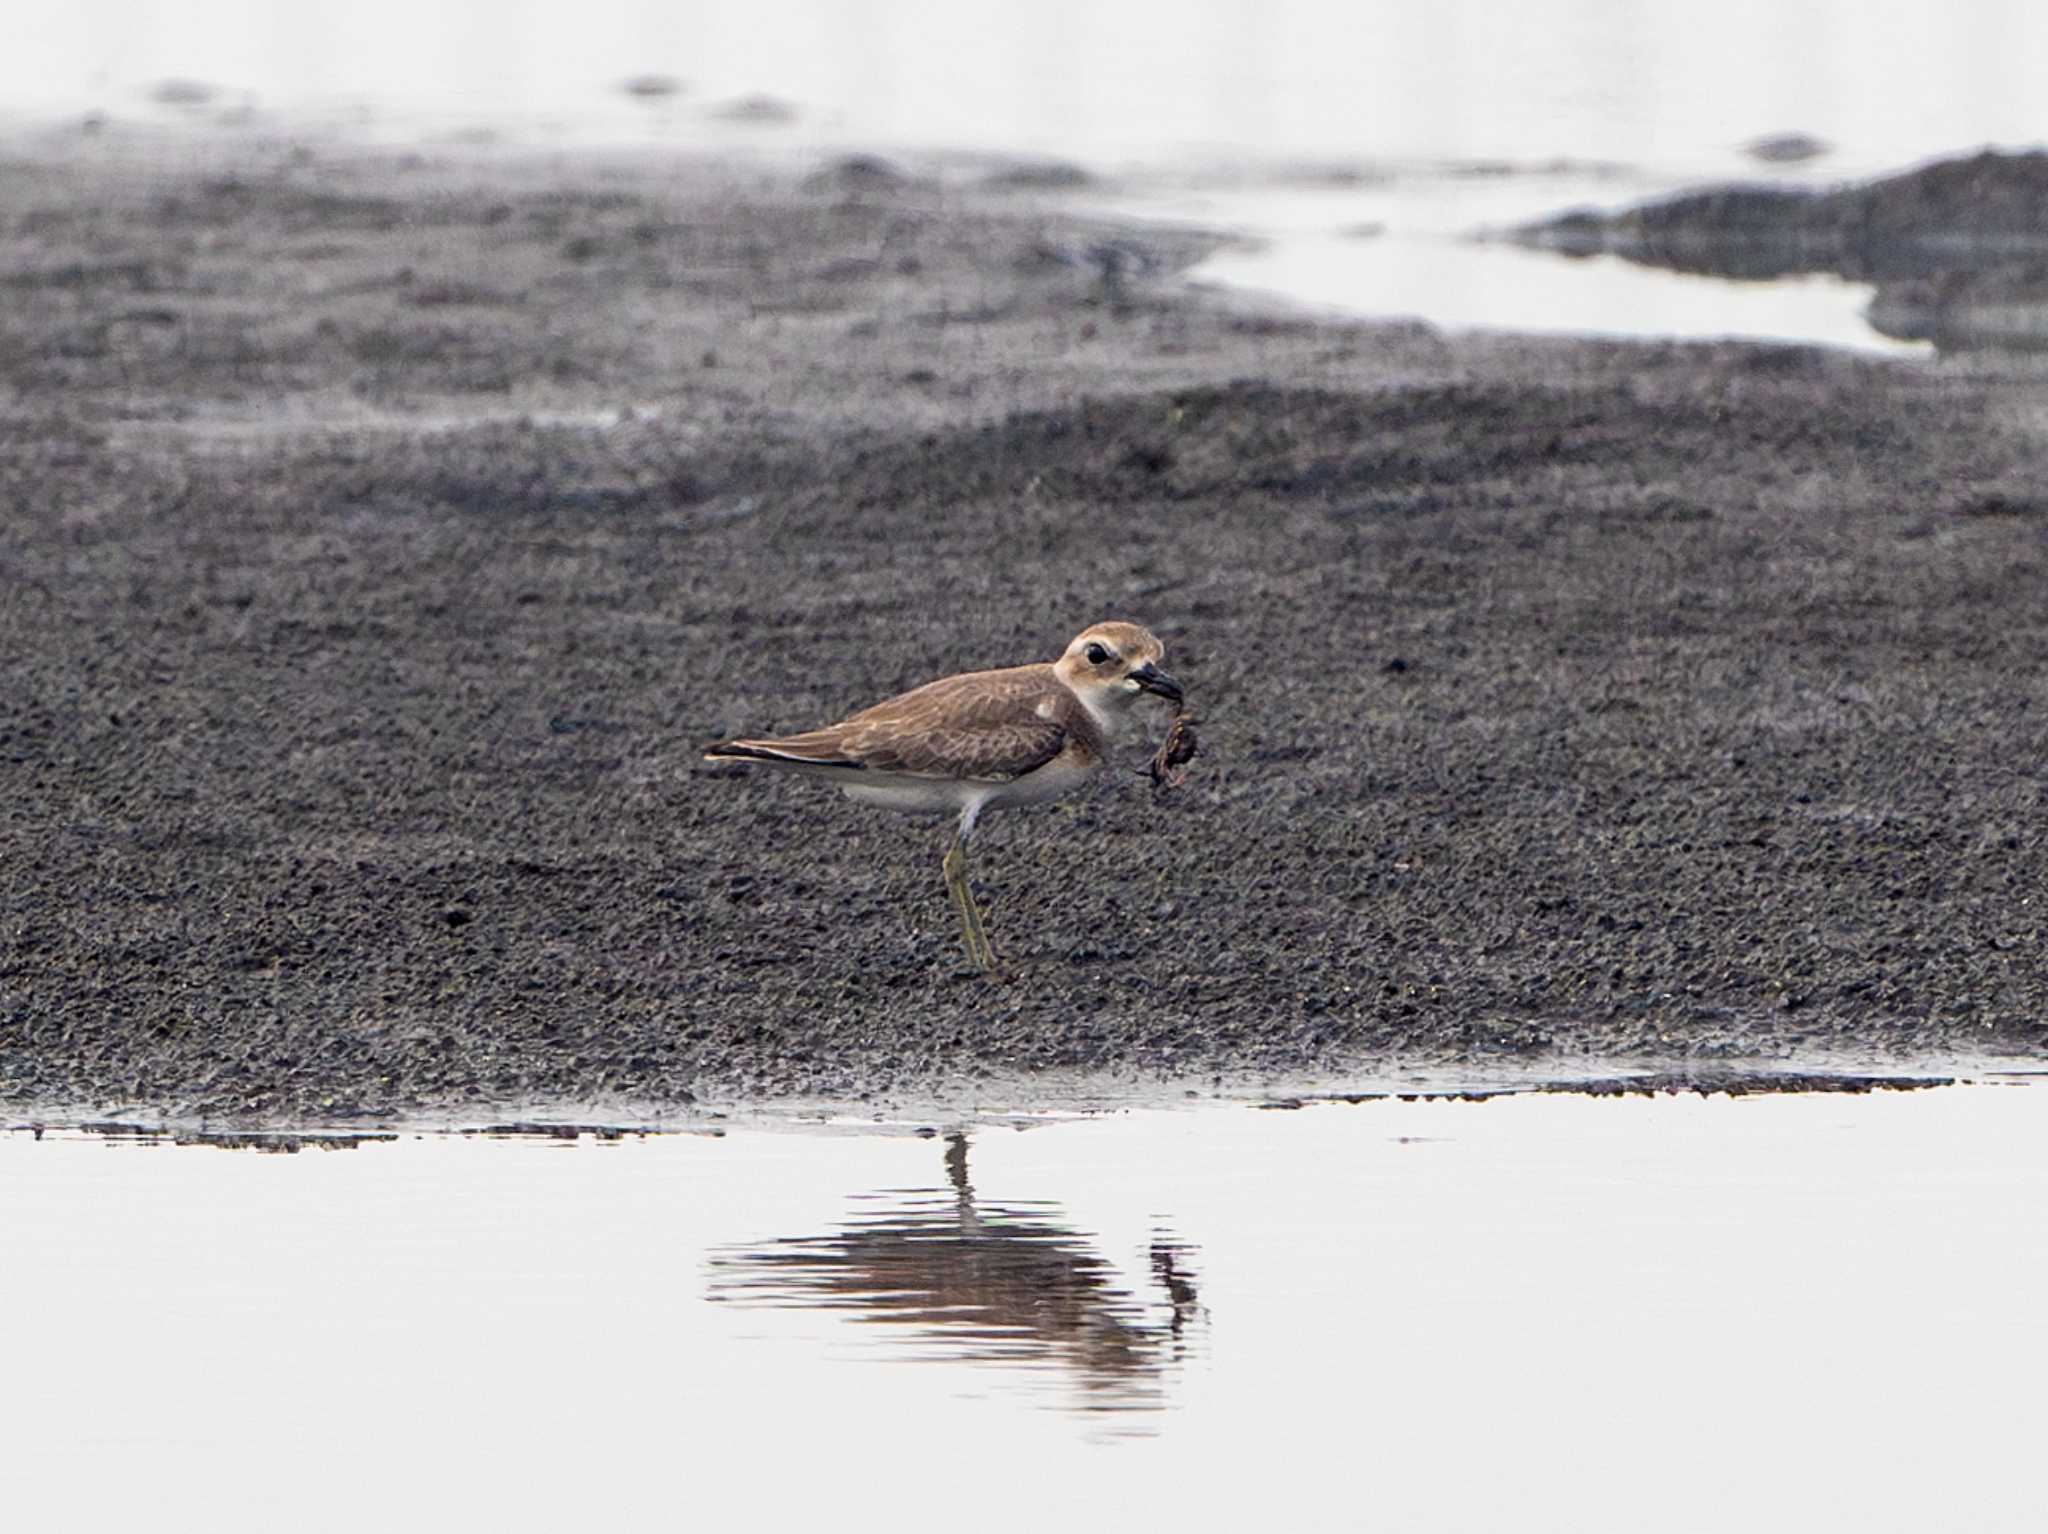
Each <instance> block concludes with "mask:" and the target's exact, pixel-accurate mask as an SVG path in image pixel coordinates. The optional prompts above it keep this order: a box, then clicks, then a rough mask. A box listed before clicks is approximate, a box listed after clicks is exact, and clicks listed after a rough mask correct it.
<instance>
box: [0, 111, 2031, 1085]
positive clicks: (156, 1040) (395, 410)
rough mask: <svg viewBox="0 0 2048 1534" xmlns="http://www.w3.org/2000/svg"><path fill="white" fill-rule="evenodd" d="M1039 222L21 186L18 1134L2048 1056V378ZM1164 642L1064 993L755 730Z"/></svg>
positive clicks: (96, 167) (685, 196) (1064, 864)
mask: <svg viewBox="0 0 2048 1534" xmlns="http://www.w3.org/2000/svg"><path fill="white" fill-rule="evenodd" d="M1034 195H1035V194H1032V193H1023V194H1020V193H1018V192H1016V191H1015V190H1002V189H998V188H980V189H977V188H974V187H971V186H962V185H938V184H935V183H931V182H927V181H923V180H920V179H918V178H916V177H914V176H910V175H906V174H903V173H901V172H899V171H898V170H896V169H895V168H893V167H891V166H888V165H886V164H882V163H880V162H874V161H855V162H846V163H840V164H837V165H830V166H825V167H823V168H822V169H819V170H817V171H815V172H811V173H805V174H798V173H795V172H785V171H779V170H775V169H770V168H762V167H758V166H756V167H735V166H717V165H703V164H690V163H678V162H675V161H673V160H657V159H654V158H652V157H641V158H625V157H612V158H602V159H601V158H597V157H594V156H592V157H585V158H583V159H580V160H551V161H538V160H528V161H514V160H510V159H498V160H487V159H483V158H480V157H472V158H470V159H469V160H467V161H456V160H452V159H451V160H444V159H440V158H437V157H435V156H432V155H413V156H384V157H373V156H368V155H343V154H338V153H335V154H318V153H316V154H309V153H308V152H306V151H305V150H304V149H292V148H289V147H282V146H281V147H277V148H267V147H265V146H264V145H262V144H260V143H254V142H241V143H235V144H226V143H223V144H217V145H201V144H196V143H190V142H185V143H179V144H176V145H171V146H166V145H163V144H156V145H151V144H146V143H133V142H123V141H120V140H119V138H118V136H110V135H107V134H101V135H98V136H96V137H78V138H73V139H59V138H44V139H38V140H35V141H33V142H30V141H23V142H19V143H16V144H14V145H12V146H11V147H10V148H8V149H7V150H6V151H5V153H4V154H0V219H4V224H5V229H6V232H7V239H6V243H5V246H4V249H0V294H4V299H5V301H4V303H0V379H4V394H0V488H4V502H0V504H4V508H5V511H4V521H0V679H4V685H0V788H4V800H5V810H4V812H0V866H4V868H5V870H6V880H5V884H4V888H0V1103H4V1104H6V1105H8V1106H10V1107H11V1108H14V1109H33V1110H38V1111H40V1110H42V1109H49V1108H53V1107H63V1106H81V1105H84V1106H89V1105H125V1106H133V1107H141V1108H146V1109H152V1110H157V1111H161V1112H166V1113H184V1114H210V1115H219V1116H247V1117H251V1118H272V1119H294V1120H305V1121H311V1120H319V1119H323V1118H335V1119H340V1118H347V1119H362V1118H366V1117H377V1116H385V1115H395V1114H404V1113H408V1112H415V1111H419V1110H421V1109H423V1108H442V1107H445V1108H455V1109H459V1108H461V1107H462V1106H463V1105H481V1104H494V1105H495V1104H507V1103H525V1102H535V1101H540V1102H545V1101H550V1100H555V1101H575V1102H579V1103H589V1102H599V1103H602V1102H616V1103H631V1104H637V1105H643V1106H644V1105H657V1106H658V1105H663V1104H668V1105H681V1104H688V1103H691V1102H693V1101H703V1100H707V1099H717V1100H720V1101H769V1100H775V1099H788V1098H792V1097H797V1096H827V1097H833V1098H841V1099H854V1100H861V1099H868V1100H874V1099H876V1098H878V1097H881V1096H886V1095H890V1094H896V1095H901V1094H905V1093H915V1092H918V1091H921V1090H926V1089H929V1088H933V1087H934V1086H935V1085H939V1084H945V1083H952V1084H954V1085H956V1086H957V1085H958V1084H960V1083H967V1084H970V1085H971V1083H973V1082H974V1081H975V1080H977V1079H979V1078H983V1077H990V1078H993V1077H998V1076H1000V1077H1001V1078H1002V1079H1004V1080H1005V1081H1008V1082H1011V1083H1016V1082H1024V1083H1027V1084H1028V1083H1029V1082H1030V1081H1031V1080H1032V1079H1034V1078H1035V1077H1036V1076H1038V1075H1039V1074H1040V1073H1058V1072H1062V1071H1066V1072H1072V1071H1082V1072H1087V1071H1101V1072H1105V1073H1108V1074H1109V1075H1111V1076H1114V1077H1116V1078H1117V1079H1122V1080H1128V1081H1132V1082H1138V1083H1149V1084H1151V1085H1152V1086H1154V1087H1166V1086H1171V1085H1173V1084H1178V1083H1202V1084H1206V1083H1208V1082H1210V1081H1213V1080H1214V1079H1216V1078H1218V1077H1223V1078H1226V1079H1231V1080H1245V1079H1258V1078H1260V1077H1263V1076H1271V1077H1275V1078H1279V1077H1287V1078H1290V1079H1301V1078H1309V1077H1321V1078H1326V1079H1337V1078H1345V1077H1349V1076H1356V1075H1358V1074H1360V1073H1373V1072H1386V1071H1398V1070H1402V1069H1406V1068H1408V1067H1411V1066H1423V1065H1430V1066H1446V1065H1447V1066H1452V1067H1458V1068H1463V1067H1467V1066H1469V1067H1472V1068H1474V1069H1478V1068H1492V1067H1494V1066H1497V1065H1499V1064H1500V1063H1502V1062H1517V1063H1521V1064H1527V1063H1534V1064H1535V1065H1537V1066H1538V1067H1547V1066H1553V1065H1554V1066H1555V1067H1557V1068H1559V1069H1577V1070H1582V1069H1584V1067H1585V1065H1586V1063H1587V1062H1604V1061H1651V1062H1655V1063H1657V1064H1659V1065H1660V1066H1661V1067H1663V1068H1666V1069H1678V1070H1681V1071H1683V1070H1687V1069H1691V1068H1693V1067H1695V1066H1697V1065H1699V1064H1700V1063H1701V1062H1708V1061H1717V1060H1719V1061H1737V1060H1739V1061H1743V1062H1757V1061H1764V1062H1770V1061H1779V1062H1812V1061H1816V1060H1839V1059H1844V1058H1848V1059H1854V1060H1857V1061H1860V1062H1865V1063H1870V1062H1876V1063H1880V1064H1881V1063H1883V1062H1886V1061H1902V1060H1908V1059H1910V1060H1914V1061H1923V1062H1924V1061H1926V1060H1928V1059H1931V1058H1944V1057H1945V1058H1954V1057H1967V1058H1981V1057H1986V1056H2020V1057H2031V1058H2039V1057H2040V1055H2041V1054H2042V1053H2043V1052H2044V1050H2048V935H2044V926H2048V923H2044V902H2048V866H2044V856H2043V853H2044V839H2043V831H2042V824H2043V805H2042V763H2043V761H2044V759H2048V482H2044V479H2043V477H2042V474H2041V467H2042V463H2043V445H2044V432H2048V387H2044V384H2048V378H2044V375H2042V374H2041V373H2040V372H2038V371H2036V370H2035V369H2033V368H2032V367H2030V366H2029V365H2026V364H2022V363H1999V362H1995V361H1991V360H1986V359H1983V358H1970V357H1952V358H1949V359H1946V360H1942V361H1929V362H1924V363H1914V362H1877V361H1872V360H1866V359H1859V358H1855V357H1851V356H1847V355H1841V354H1834V353H1829V352H1825V351H1820V350H1812V349H1803V348H1791V347H1774V346H1763V345H1737V344H1716V345H1679V344H1607V343H1595V342H1583V341H1553V340H1543V341H1536V340H1522V339H1516V338H1507V337H1446V336H1443V335H1439V334H1436V333H1433V332H1431V331H1429V330H1427V329H1424V328H1422V327H1420V326H1415V325H1401V324H1393V325H1366V324H1359V323H1351V322H1345V321H1339V320H1330V319H1324V318H1320V317H1315V316H1308V315H1301V314H1289V313H1278V312H1271V311H1265V310H1260V309H1258V308H1255V307H1251V306H1248V305H1247V304H1245V303H1243V302H1241V301H1226V300H1225V299H1223V298H1222V297H1219V296H1218V295H1215V294H1211V293H1205V292H1203V291H1201V290H1200V289H1199V288H1196V287H1192V286H1190V285H1189V284H1187V283H1186V282H1185V281H1184V280H1183V278H1182V276H1181V275H1180V274H1181V273H1182V272H1183V271H1184V269H1185V268H1186V267H1187V266H1188V265H1189V264H1190V263H1192V262H1193V261H1194V260H1196V259H1197V258H1198V257H1199V256H1200V255H1201V254H1202V252H1203V251H1204V250H1205V249H1207V248H1209V246H1210V243H1211V242H1209V241H1208V240H1207V239H1206V238H1205V237H1203V236H1201V235H1198V234H1189V233H1180V232H1168V231H1160V230H1145V229H1109V228H1106V227H1103V226H1100V225H1092V224H1089V223H1087V222H1085V221H1082V220H1079V219H1077V218H1074V217H1072V216H1069V215H1065V214H1061V213H1059V212H1057V211H1054V210H1053V209H1052V208H1051V207H1050V206H1049V205H1046V204H1043V203H1040V202H1037V201H1034V200H1033V196H1034ZM1108 617H1125V618H1130V619H1134V620H1136V621H1138V622H1141V623H1144V624H1145V625H1147V626H1148V627H1150V628H1152V629H1153V630H1154V631H1155V632H1157V633H1159V634H1160V635H1161V636H1162V637H1163V638H1164V639H1165V641H1166V643H1167V646H1168V654H1167V665H1168V667H1169V669H1171V671H1172V672H1173V673H1174V674H1175V675H1176V676H1177V677H1178V678H1179V679H1180V680H1181V681H1182V682H1183V683H1184V684H1185V685H1186V687H1187V689H1188V692H1189V697H1190V702H1191V704H1192V706H1193V708H1194V710H1195V712H1196V714H1197V715H1198V717H1199V728H1200V734H1201V740H1202V743H1203V751H1202V754H1201V755H1200V756H1199V757H1197V758H1196V759H1195V761H1194V762H1192V763H1191V764H1189V776H1188V781H1187V782H1186V784H1185V785H1184V786H1183V787H1182V788H1180V789H1178V790H1177V791H1174V792H1171V793H1166V794H1155V793H1154V792H1153V791H1152V789H1151V787H1150V785H1149V783H1148V781H1147V780H1146V779H1145V778H1144V777H1143V775H1142V769H1143V766H1144V763H1145V761H1146V758H1147V757H1148V755H1149V754H1150V752H1151V750H1152V749H1153V747H1155V746H1156V745H1157V744H1158V739H1159V735H1160V733H1161V732H1163V731H1164V729H1165V727H1166V720H1165V718H1164V716H1163V714H1162V715H1161V717H1159V718H1157V719H1156V720H1151V721H1149V723H1150V734H1149V735H1148V736H1147V737H1145V738H1134V739H1132V740H1131V741H1130V742H1129V744H1128V747H1127V752H1128V758H1127V761H1126V762H1125V764H1124V765H1125V766H1126V767H1127V768H1128V769H1129V770H1127V771H1119V772H1118V773H1116V774H1114V775H1111V776H1107V777H1105V779H1104V780H1103V781H1102V782H1101V783H1100V784H1099V785H1098V787H1097V789H1096V790H1095V791H1094V792H1092V793H1089V794H1084V795H1082V796H1079V797H1077V798H1075V799H1071V800H1068V801H1065V802H1063V803H1061V804H1059V805H1055V806H1050V807H1044V808H1039V809H1035V810H1025V811H1018V812H1014V813H1010V814H1007V815H998V816H995V817H993V818H991V819H990V820H989V821H988V822H987V823H985V825H984V826H983V828H982V830H981V832H980V834H979V836H978V839H977V845H976V853H975V874H976V878H977V880H978V883H979V887H980V889H981V893H982V897H983V900H984V902H985V904H986V905H987V907H988V911H989V925H990V932H991V936H992V937H993V939H994V942H995V944H996V947H997V950H998V952H999V953H1000V954H1001V955H1002V956H1003V957H1004V958H1005V959H1006V960H1007V961H1008V963H1009V965H1010V966H1011V968H1012V969H1013V970H1014V972H1015V973H1014V978H1013V979H1011V980H1010V981H1009V982H1008V983H1003V984H991V983H988V982H985V981H984V980H982V979H981V978H979V977H978V976H977V975H975V974H974V973H973V972H972V971H971V970H969V969H968V968H967V967H966V965H965V964H964V962H963V955H962V954H961V952H960V949H959V945H958V940H957V932H956V929H955V926H954V924H953V919H952V913H951V910H950V907H949V906H948V903H947V899H946V894H945V889H944V886H943V883H942V881H941V879H940V876H939V855H940V852H941V850H942V846H943V835H944V832H943V830H942V828H941V827H939V826H937V825H933V824H929V823H924V822H919V821H915V820H910V819H904V818H899V817H895V816H891V815H887V814H884V813H881V812H878V811H876V810H873V809H870V808H866V807H863V806H861V805H859V804H856V803H853V802H850V801H847V800H845V799H843V798H841V797H840V796H838V795H836V794H833V793H830V792H829V791H826V790H824V789H821V788H820V787H818V786H817V785H814V784H809V783H803V782H793V781H788V780H785V779H779V778H773V777H771V776H770V775H769V774H766V773H754V772H750V771H749V770H747V769H742V768H734V767H729V766H713V765H710V764H705V763H702V762H700V761H699V759H698V752H699V748H700V747H701V746H702V745H703V744H704V743H705V742H708V741H711V740H715V739H719V738H723V737H727V736H732V735H736V734H742V733H748V734H766V733H771V732H776V731H784V730H791V729H796V728H801V727H805V726H808V725H813V724H818V723H823V722H826V721H829V720H831V719H833V718H836V717H838V716H840V715H841V714H844V713H845V712H848V711H850V710H851V709H853V708H856V707H859V706H862V705H864V704H867V703H869V702H872V701H874V700H876V699H878V698H880V697H882V696H884V695H886V694H888V693H891V692H894V691H897V690H900V689H902V688H905V687H908V686H911V685H914V684H916V683H918V682H921V681H924V680H927V679H929V678H931V677H934V676H937V675H941V674H944V673H947V672H950V671H955V670H962V669H969V668H973V667H978V666H989V665H1002V664H1010V663H1015V662H1020V661H1025V660H1034V659H1044V658H1048V657H1050V656H1051V655H1053V654H1055V653H1056V652H1057V650H1058V649H1059V647H1060V646H1061V645H1062V644H1063V643H1064V642H1065V640H1066V639H1067V638H1068V637H1070V636H1071V635H1072V634H1073V633H1074V632H1076V631H1077V630H1079V629H1080V628H1081V627H1083V626H1084V625H1086V624H1087V623H1089V622H1092V621H1094V620H1096V619H1100V618H1108ZM1026 1090H1028V1086H1027V1088H1026Z"/></svg>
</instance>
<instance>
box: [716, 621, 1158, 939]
mask: <svg viewBox="0 0 2048 1534" xmlns="http://www.w3.org/2000/svg"><path fill="white" fill-rule="evenodd" d="M1165 653H1166V647H1165V646H1164V645H1162V644H1160V642H1159V641H1158V640H1157V639H1155V638H1154V637H1153V636H1152V635H1151V633H1150V632H1149V631H1147V630H1145V629H1143V628H1140V627H1139V626H1138V625H1137V624H1135V623H1098V624H1096V625H1094V626H1093V627H1092V628H1086V629H1083V630H1082V631H1081V632H1080V633H1079V634H1077V635H1075V636H1074V642H1073V643H1072V644H1070V645H1068V646H1067V649H1066V653H1065V654H1063V655H1062V656H1060V658H1059V659H1058V660H1056V661H1045V662H1041V663H1039V664H1037V665H1033V666H1010V667H1007V668H1005V669H1003V670H1001V671H967V672H963V673H961V674H960V675H958V676H949V677H941V678H940V679H939V680H938V681H936V682H927V683H925V685H924V686H922V687H917V688H913V689H912V690H911V691H909V692H906V693H903V694H901V695H899V696H897V697H894V698H890V699H887V700H886V701H884V702H881V703H877V704H875V705H874V707H872V708H864V709H862V710H861V711H860V712H859V713H857V714H853V715H850V716H848V717H847V718H845V719H842V720H840V721H839V723H837V724H828V725H826V726H825V727H824V728H823V729H818V730H806V731H805V732H804V733H803V734H801V735H783V736H778V737H776V738H774V739H770V740H726V741H720V742H719V743H718V744H717V745H714V746H708V747H706V748H705V751H704V757H705V760H707V761H713V762H765V763H767V764H768V765H770V766H773V767H788V768H793V769H795V770H796V771H799V772H804V773H808V774H810V775H811V776H813V777H821V778H825V779H827V780H828V781H830V782H833V783H836V784H837V785H838V786H839V787H840V788H842V789H844V790H845V791H846V792H847V793H848V794H850V795H851V796H852V797H854V798H856V799H861V800H865V801H866V802H868V803H870V804H879V805H882V806H883V807H885V808H887V809H893V810H910V811H924V812H926V813H931V812H939V811H951V812H953V813H955V814H957V815H958V816H959V817H960V818H959V822H958V824H957V826H956V828H955V830H954V833H953V836H952V838H951V840H950V841H949V842H948V844H947V847H946V855H945V858H944V861H943V864H942V866H943V868H944V869H945V874H946V889H947V892H948V893H949V894H951V895H952V897H953V905H954V908H955V909H956V910H957V911H958V912H959V913H960V935H961V940H962V941H963V942H964V943H965V944H966V945H967V955H968V958H969V959H971V960H972V961H973V962H974V963H975V964H977V965H979V966H980V967H981V968H982V969H983V970H988V971H992V970H994V969H995V967H996V961H995V954H994V953H993V952H992V951H991V950H990V948H989V943H988V934H987V932H986V931H984V930H983V928H982V923H981V911H980V908H979V907H977V906H976V905H975V902H974V895H973V892H972V891H971V890H969V888H968V886H967V839H968V837H969V836H971V835H972V834H973V832H974V823H975V821H976V820H978V819H979V818H980V816H981V813H982V811H983V810H988V809H996V808H999V807H1002V806H1007V805H1012V804H1033V803H1038V802H1040V801H1043V800H1046V799H1052V798H1056V797H1058V796H1059V795H1061V794H1064V793H1067V792H1069V791H1070V790H1072V789H1075V788H1078V787H1079V786H1080V785H1081V784H1082V783H1083V782H1085V781H1086V780H1087V779H1088V777H1089V775H1090V774H1091V773H1093V772H1094V771H1095V769H1096V768H1098V767H1100V766H1101V765H1102V764H1103V762H1104V761H1105V760H1106V759H1107V757H1108V749H1107V747H1108V734H1109V731H1110V729H1111V728H1112V726H1113V724H1114V722H1115V720H1116V718H1117V716H1118V715H1119V714H1120V713H1121V712H1122V711H1123V710H1124V709H1126V708H1128V707H1129V706H1130V705H1131V704H1132V703H1134V702H1135V701H1136V700H1137V699H1138V698H1139V696H1140V695H1142V694H1144V693H1153V694H1156V695H1157V696H1159V697H1162V698H1165V699H1167V700H1168V701H1169V702H1171V703H1174V704H1176V705H1178V704H1179V703H1180V702H1181V687H1180V683H1178V682H1176V681H1175V680H1174V679H1173V678H1172V677H1170V676H1168V675H1167V674H1166V673H1165V672H1164V671H1161V670H1160V669H1159V662H1160V660H1161V659H1162V658H1163V657H1164V655H1165Z"/></svg>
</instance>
